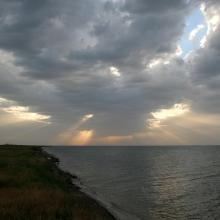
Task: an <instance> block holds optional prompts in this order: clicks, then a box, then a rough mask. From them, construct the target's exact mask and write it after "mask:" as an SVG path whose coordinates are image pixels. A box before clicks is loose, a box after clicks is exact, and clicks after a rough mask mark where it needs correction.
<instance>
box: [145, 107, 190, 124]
mask: <svg viewBox="0 0 220 220" xmlns="http://www.w3.org/2000/svg"><path fill="white" fill-rule="evenodd" d="M189 111H190V106H189V105H188V104H185V103H177V104H174V105H173V106H172V107H171V108H168V109H160V110H158V111H156V112H151V115H152V117H153V118H151V119H148V120H147V122H148V125H149V127H150V128H159V127H161V122H162V121H164V120H166V119H169V118H173V117H179V116H182V115H184V114H186V113H188V112H189Z"/></svg>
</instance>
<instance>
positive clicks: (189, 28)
mask: <svg viewBox="0 0 220 220" xmlns="http://www.w3.org/2000/svg"><path fill="white" fill-rule="evenodd" d="M207 28H208V27H207V24H206V20H205V17H204V16H203V14H202V12H201V10H200V8H199V7H198V8H197V9H195V10H194V11H193V12H192V14H191V15H190V16H189V17H188V18H187V19H186V27H185V30H184V34H183V36H182V38H181V39H180V41H179V43H178V44H179V45H180V46H181V48H182V50H183V52H182V57H185V56H186V55H187V54H188V53H189V52H190V51H193V50H196V49H198V48H199V47H200V41H201V40H202V38H203V37H204V36H205V35H206V33H207Z"/></svg>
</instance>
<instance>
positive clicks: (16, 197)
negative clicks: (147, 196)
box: [0, 145, 114, 220]
mask: <svg viewBox="0 0 220 220" xmlns="http://www.w3.org/2000/svg"><path fill="white" fill-rule="evenodd" d="M54 162H55V159H54V158H51V159H50V160H48V159H47V155H45V154H44V153H42V152H41V148H39V147H24V146H8V145H7V146H0V219H2V220H9V219H10V220H12V219H13V220H56V219H57V220H58V219H59V220H73V219H74V220H75V219H76V220H105V219H107V220H108V219H109V220H110V219H114V218H113V217H112V216H111V215H110V214H109V213H108V212H107V211H106V210H105V209H104V208H102V207H101V206H100V205H99V204H98V203H96V202H95V201H94V200H93V199H91V198H89V197H87V196H86V195H85V194H83V193H82V192H80V191H79V190H78V188H77V187H75V186H73V185H72V184H71V177H70V175H69V174H66V173H64V172H62V171H60V170H59V169H58V168H57V166H56V165H55V163H54Z"/></svg>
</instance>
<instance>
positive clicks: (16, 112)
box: [0, 97, 51, 123]
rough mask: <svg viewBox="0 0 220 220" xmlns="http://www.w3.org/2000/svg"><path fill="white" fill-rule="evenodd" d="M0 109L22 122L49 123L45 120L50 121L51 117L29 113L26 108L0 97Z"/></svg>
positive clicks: (28, 109)
mask: <svg viewBox="0 0 220 220" xmlns="http://www.w3.org/2000/svg"><path fill="white" fill-rule="evenodd" d="M0 109H1V110H2V111H4V112H6V113H8V114H11V115H13V116H14V117H15V118H16V119H19V120H22V121H35V122H41V123H50V122H48V121H47V120H48V119H50V117H51V116H49V115H43V114H39V113H36V112H31V110H30V108H29V107H28V106H20V105H17V103H16V102H14V101H12V100H8V99H5V98H2V97H0Z"/></svg>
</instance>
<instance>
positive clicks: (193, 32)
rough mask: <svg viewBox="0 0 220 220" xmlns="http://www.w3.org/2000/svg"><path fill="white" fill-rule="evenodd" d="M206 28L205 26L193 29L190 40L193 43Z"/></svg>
mask: <svg viewBox="0 0 220 220" xmlns="http://www.w3.org/2000/svg"><path fill="white" fill-rule="evenodd" d="M203 28H205V26H204V25H203V24H199V25H197V27H196V28H195V29H193V30H192V31H191V32H190V34H189V40H190V41H192V40H194V39H195V37H196V35H197V34H198V33H199V32H200V31H201V30H202V29H203Z"/></svg>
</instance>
